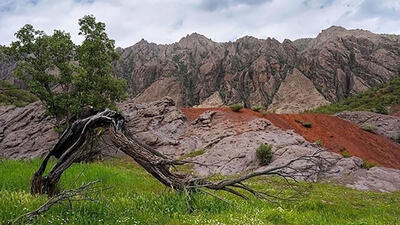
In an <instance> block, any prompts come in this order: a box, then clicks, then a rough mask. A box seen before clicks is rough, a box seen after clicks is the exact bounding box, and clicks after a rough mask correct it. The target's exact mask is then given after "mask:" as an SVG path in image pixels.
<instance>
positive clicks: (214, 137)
mask: <svg viewBox="0 0 400 225" xmlns="http://www.w3.org/2000/svg"><path fill="white" fill-rule="evenodd" d="M119 108H120V109H121V110H122V112H123V114H124V116H125V118H126V130H127V131H129V133H130V134H132V135H135V136H136V137H137V138H138V140H140V141H141V142H142V143H146V144H147V145H149V146H151V147H153V148H155V149H156V150H158V151H160V152H162V153H164V154H167V155H170V156H172V157H176V158H181V159H182V158H183V159H187V160H195V161H197V162H200V163H203V164H208V165H209V166H204V165H196V166H194V167H193V168H189V169H192V172H194V173H196V174H199V175H210V174H215V173H221V174H236V173H241V172H246V171H249V170H254V169H265V168H268V167H275V166H279V165H282V164H285V163H287V162H288V161H290V160H292V159H294V158H297V157H300V156H307V155H311V154H313V153H314V152H317V151H323V150H324V149H323V148H322V147H321V146H320V145H317V144H315V143H310V142H308V141H306V140H305V139H304V138H303V137H301V136H300V135H298V134H296V133H294V132H293V131H291V130H288V131H283V130H281V129H279V128H277V127H275V126H274V125H272V124H271V123H270V122H269V121H268V120H266V119H263V118H257V117H250V118H247V119H245V120H241V119H238V120H233V119H232V118H228V117H227V115H226V114H225V113H224V112H222V111H212V110H209V111H206V112H204V113H203V114H201V115H200V116H198V117H197V118H196V119H195V120H193V121H188V119H187V117H186V116H185V114H184V113H182V111H180V110H179V109H178V108H177V107H176V106H175V103H174V102H173V100H172V99H171V98H163V99H162V100H159V101H155V102H152V103H143V104H136V103H135V102H134V100H129V101H126V102H124V103H121V104H120V105H119ZM53 122H54V121H52V120H51V119H49V118H48V117H46V116H45V114H43V110H42V108H41V106H40V104H39V103H33V104H30V105H29V106H26V107H23V108H15V107H0V125H1V128H2V130H1V132H0V134H1V138H0V156H1V157H9V158H32V157H37V156H41V155H43V154H44V153H45V152H46V151H48V150H49V149H50V148H51V147H52V146H53V145H54V144H55V142H56V139H57V138H58V136H57V134H56V133H55V132H54V131H53V130H52V128H51V127H52V124H53ZM261 143H270V144H272V145H273V146H274V147H273V151H274V153H273V158H272V162H271V164H270V165H268V166H266V167H260V163H259V161H258V160H259V159H258V158H257V157H256V149H257V147H258V146H259V145H260V144H261ZM102 145H103V146H100V147H102V148H103V149H107V151H108V152H112V150H110V148H111V149H112V147H111V145H108V144H105V143H102ZM113 151H117V149H114V150H113ZM321 156H322V158H323V159H324V160H325V161H326V162H329V163H325V164H324V167H325V168H326V170H324V172H323V173H321V174H318V176H315V177H313V179H314V180H329V181H335V182H341V183H343V184H345V185H348V186H351V187H354V188H359V189H368V190H378V191H396V190H400V170H396V169H389V168H383V167H377V168H373V169H370V170H365V169H362V168H361V167H362V165H363V161H362V160H361V159H360V158H358V157H351V158H343V156H341V155H340V154H337V153H333V152H327V151H324V152H323V153H322V154H321ZM293 166H294V167H295V166H298V167H304V166H305V165H303V164H293ZM344 178H345V179H344Z"/></svg>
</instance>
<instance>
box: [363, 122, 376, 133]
mask: <svg viewBox="0 0 400 225" xmlns="http://www.w3.org/2000/svg"><path fill="white" fill-rule="evenodd" d="M360 128H361V129H363V130H365V131H368V132H371V133H375V131H376V126H375V125H374V124H370V123H361V124H360Z"/></svg>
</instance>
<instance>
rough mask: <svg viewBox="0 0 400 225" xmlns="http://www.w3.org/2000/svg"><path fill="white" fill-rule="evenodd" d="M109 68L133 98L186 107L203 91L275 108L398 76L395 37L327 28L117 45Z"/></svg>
mask: <svg viewBox="0 0 400 225" xmlns="http://www.w3.org/2000/svg"><path fill="white" fill-rule="evenodd" d="M119 51H120V53H121V58H120V60H119V61H118V62H116V63H115V71H116V73H117V74H118V75H119V76H122V77H124V78H126V79H127V80H128V82H129V86H130V93H131V94H132V95H133V96H137V97H136V100H137V101H139V102H141V101H144V102H148V101H153V100H156V99H160V98H161V97H163V96H165V95H169V96H171V97H172V98H173V99H174V100H175V101H176V102H177V104H178V105H181V106H194V105H198V104H201V103H202V102H203V101H206V100H207V98H208V97H210V96H211V95H213V96H215V94H217V95H219V96H220V98H221V99H222V101H223V103H225V104H231V103H235V102H244V104H245V105H246V106H251V105H255V104H262V105H264V106H266V107H268V109H269V111H275V112H278V113H285V112H298V111H302V110H304V109H309V108H315V107H317V106H320V105H325V104H328V103H329V102H336V101H339V100H341V99H344V98H346V97H348V96H351V95H354V94H356V93H360V92H362V91H364V90H366V89H368V88H370V87H373V86H376V85H378V84H381V83H384V82H387V81H389V80H391V79H393V78H395V77H396V76H398V75H399V74H400V39H399V37H398V36H396V35H380V34H374V33H372V32H369V31H365V30H347V29H345V28H342V27H337V26H333V27H330V28H329V29H326V30H323V31H322V32H321V33H320V34H319V35H318V36H317V37H316V38H312V39H311V38H307V39H300V40H296V41H294V42H292V41H290V40H284V41H283V42H282V43H280V42H279V41H277V40H275V39H271V38H267V39H257V38H254V37H248V36H246V37H243V38H240V39H238V40H236V41H235V42H225V43H218V42H214V41H212V40H210V39H208V38H206V37H204V36H202V35H200V34H196V33H194V34H191V35H188V36H186V37H184V38H182V39H181V40H180V41H179V42H176V43H173V44H169V45H157V44H154V43H148V42H146V41H145V40H142V41H140V42H138V43H137V44H135V45H133V46H131V47H128V48H125V49H119Z"/></svg>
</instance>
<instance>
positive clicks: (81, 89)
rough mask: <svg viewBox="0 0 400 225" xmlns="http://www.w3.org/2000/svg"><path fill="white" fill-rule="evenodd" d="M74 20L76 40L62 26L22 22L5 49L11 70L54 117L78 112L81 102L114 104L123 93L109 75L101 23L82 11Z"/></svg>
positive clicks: (111, 53)
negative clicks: (46, 29)
mask: <svg viewBox="0 0 400 225" xmlns="http://www.w3.org/2000/svg"><path fill="white" fill-rule="evenodd" d="M79 26H80V32H79V35H81V36H83V42H82V43H81V44H80V45H75V44H74V43H73V42H72V40H71V35H70V34H69V33H66V32H64V31H60V30H54V32H53V34H52V35H47V34H46V33H44V32H43V31H40V30H36V29H34V28H33V26H32V25H29V24H27V25H25V26H23V27H22V28H21V29H20V30H19V31H17V32H16V33H15V36H16V38H17V40H16V41H14V42H13V43H11V46H10V47H8V48H7V49H6V50H5V52H6V53H8V55H10V56H12V57H14V59H16V60H17V62H18V63H17V67H16V69H15V70H14V74H15V75H16V76H17V77H19V78H20V79H22V80H24V81H25V82H26V83H27V85H28V87H29V90H30V91H31V92H32V93H33V94H35V95H36V96H37V97H38V98H39V99H40V100H41V101H42V103H43V104H44V106H45V108H46V110H47V111H48V112H49V113H50V114H51V115H53V116H55V117H56V118H57V120H58V121H61V120H64V119H66V121H69V120H71V119H74V118H77V117H80V116H81V115H82V114H83V113H84V111H85V109H87V108H93V109H94V110H102V109H104V108H107V107H108V108H115V102H116V101H118V100H121V99H122V98H123V96H124V93H125V88H126V81H125V80H123V79H121V78H116V77H115V76H114V75H113V70H112V62H113V61H114V60H117V59H118V54H117V52H116V51H115V45H114V40H111V39H110V38H109V37H108V35H107V33H106V31H105V27H106V26H105V24H104V23H102V22H96V18H95V17H94V16H93V15H86V16H84V17H83V18H81V19H80V20H79Z"/></svg>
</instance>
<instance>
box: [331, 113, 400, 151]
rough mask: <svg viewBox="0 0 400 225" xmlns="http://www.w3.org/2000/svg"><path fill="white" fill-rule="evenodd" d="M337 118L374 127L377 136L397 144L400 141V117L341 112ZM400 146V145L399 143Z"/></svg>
mask: <svg viewBox="0 0 400 225" xmlns="http://www.w3.org/2000/svg"><path fill="white" fill-rule="evenodd" d="M336 116H337V117H339V118H342V119H345V120H347V121H350V122H353V123H356V124H358V125H360V124H362V123H368V124H371V125H373V126H374V127H375V128H376V130H375V132H376V133H377V134H380V135H383V136H386V137H388V138H389V139H392V140H394V141H396V142H398V141H400V117H398V116H389V115H383V114H378V113H373V112H348V111H345V112H341V113H338V114H336ZM399 144H400V143H399Z"/></svg>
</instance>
